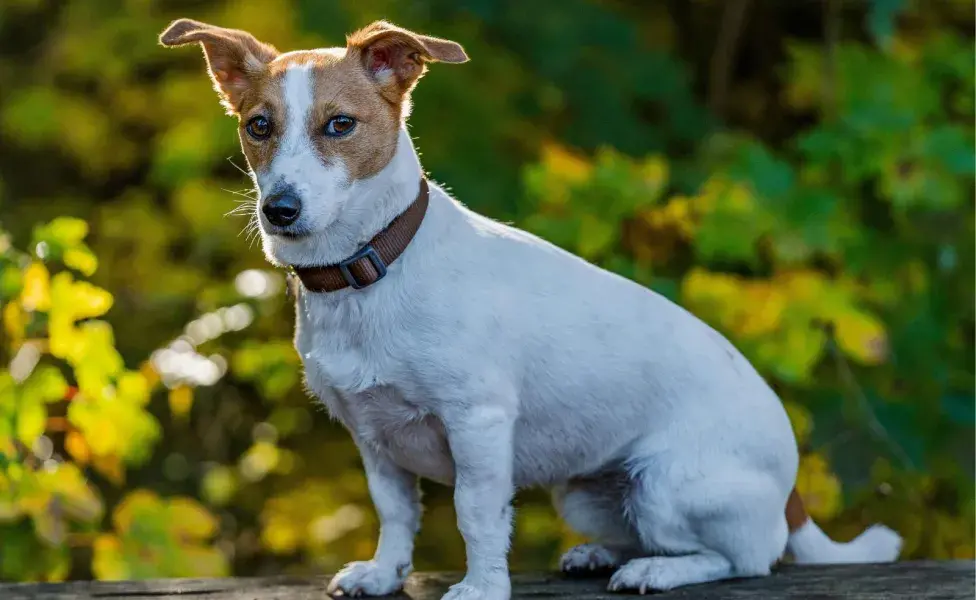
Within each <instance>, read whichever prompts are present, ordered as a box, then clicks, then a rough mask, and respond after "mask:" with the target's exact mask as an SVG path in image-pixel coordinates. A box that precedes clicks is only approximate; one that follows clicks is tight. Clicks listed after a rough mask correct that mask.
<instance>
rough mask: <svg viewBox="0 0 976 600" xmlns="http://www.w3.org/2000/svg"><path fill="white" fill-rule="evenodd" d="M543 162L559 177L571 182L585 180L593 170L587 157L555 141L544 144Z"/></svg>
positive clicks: (550, 171)
mask: <svg viewBox="0 0 976 600" xmlns="http://www.w3.org/2000/svg"><path fill="white" fill-rule="evenodd" d="M542 163H543V165H545V167H546V169H547V170H548V171H549V173H551V174H553V175H555V176H556V178H557V179H560V180H563V181H567V182H570V183H579V182H581V181H585V180H586V179H588V178H589V177H590V174H591V173H592V171H593V165H591V164H590V163H589V162H587V161H586V159H584V158H582V157H580V156H579V155H577V154H574V153H572V152H570V151H569V150H567V149H566V148H564V147H563V146H560V145H558V144H554V143H547V144H545V145H544V146H543V148H542Z"/></svg>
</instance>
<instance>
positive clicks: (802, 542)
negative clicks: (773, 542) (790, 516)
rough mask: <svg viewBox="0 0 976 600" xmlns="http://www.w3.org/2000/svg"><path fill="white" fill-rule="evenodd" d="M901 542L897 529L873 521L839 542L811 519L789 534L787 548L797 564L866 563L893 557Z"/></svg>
mask: <svg viewBox="0 0 976 600" xmlns="http://www.w3.org/2000/svg"><path fill="white" fill-rule="evenodd" d="M901 543H902V542H901V537H900V536H899V535H898V534H897V533H895V532H894V531H892V530H890V529H888V528H887V527H885V526H884V525H874V526H872V527H869V528H868V529H867V530H865V531H864V533H862V534H861V535H859V536H857V537H856V538H854V539H853V540H851V541H850V542H848V543H846V544H839V543H837V542H835V541H834V540H832V539H830V538H829V537H827V535H826V534H825V533H824V532H823V531H821V530H820V528H819V527H817V524H816V523H814V522H813V520H812V519H811V520H809V521H807V522H806V523H804V524H803V525H802V526H801V527H800V528H799V529H797V530H796V531H794V532H793V533H792V535H790V541H789V544H788V545H787V548H788V549H789V552H790V554H792V555H793V558H794V560H795V562H797V563H798V564H839V563H869V562H891V561H893V560H895V559H897V558H898V554H899V552H901Z"/></svg>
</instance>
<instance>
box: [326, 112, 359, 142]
mask: <svg viewBox="0 0 976 600" xmlns="http://www.w3.org/2000/svg"><path fill="white" fill-rule="evenodd" d="M355 127H356V119H353V118H352V117H347V116H346V115H337V116H335V117H332V118H331V119H329V122H328V123H326V124H325V127H324V128H323V130H322V133H324V134H325V135H327V136H329V137H342V136H344V135H349V134H350V133H352V130H353V129H354V128H355Z"/></svg>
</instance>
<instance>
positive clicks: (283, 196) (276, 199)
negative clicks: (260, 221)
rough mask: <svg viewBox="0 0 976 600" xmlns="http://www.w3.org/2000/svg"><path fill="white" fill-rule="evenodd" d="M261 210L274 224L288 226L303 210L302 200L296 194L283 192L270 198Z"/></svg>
mask: <svg viewBox="0 0 976 600" xmlns="http://www.w3.org/2000/svg"><path fill="white" fill-rule="evenodd" d="M261 211H262V212H264V216H265V217H267V218H268V221H270V222H271V224H272V225H277V226H278V227H287V226H289V225H291V224H292V223H294V222H295V219H297V218H298V215H299V214H300V213H301V212H302V202H301V200H299V199H298V196H296V195H295V194H293V193H291V192H282V193H280V194H276V195H274V196H272V197H270V198H268V201H267V202H265V203H264V207H263V208H262V209H261Z"/></svg>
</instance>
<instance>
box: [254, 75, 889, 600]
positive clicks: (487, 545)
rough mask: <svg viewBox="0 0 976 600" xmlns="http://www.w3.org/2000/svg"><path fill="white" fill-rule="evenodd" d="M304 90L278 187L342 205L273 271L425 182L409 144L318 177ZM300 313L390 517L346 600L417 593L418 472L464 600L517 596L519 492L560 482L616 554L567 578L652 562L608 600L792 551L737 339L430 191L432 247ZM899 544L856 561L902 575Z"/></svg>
mask: <svg viewBox="0 0 976 600" xmlns="http://www.w3.org/2000/svg"><path fill="white" fill-rule="evenodd" d="M304 73H305V72H304V71H302V70H296V71H295V72H294V73H289V74H288V76H287V77H286V88H287V90H288V93H289V94H291V93H294V94H295V97H294V98H292V97H289V111H290V114H291V117H290V120H289V123H288V127H289V131H288V134H287V136H288V137H287V139H288V143H286V144H285V145H284V149H283V152H284V154H282V156H281V157H280V159H279V158H276V159H275V162H274V165H273V166H272V171H273V175H272V176H282V177H286V178H288V177H290V178H294V181H290V183H292V184H293V185H296V186H302V189H303V190H305V191H314V192H315V193H322V194H328V195H329V196H328V201H329V202H330V203H331V206H330V208H329V209H328V210H326V209H324V208H323V209H321V210H320V211H319V212H316V213H314V214H313V215H311V216H309V217H308V218H309V223H308V225H309V227H310V229H311V230H312V232H313V233H311V234H310V235H309V236H307V237H304V238H300V239H285V238H281V237H278V236H274V235H271V234H269V233H267V232H265V233H264V235H263V239H264V243H265V251H266V252H267V254H268V256H269V258H270V259H271V260H272V261H274V262H275V263H279V264H306V265H307V264H334V263H335V262H337V261H339V260H340V259H343V258H345V257H347V256H349V255H351V254H352V253H353V252H354V251H356V250H357V249H358V248H359V247H360V246H361V245H362V244H363V243H365V242H366V241H368V240H369V239H370V238H371V237H372V236H373V235H374V234H375V233H376V232H377V231H379V230H381V229H382V228H383V227H384V226H385V225H386V224H387V223H389V222H390V221H391V220H392V219H393V218H394V217H395V216H396V215H397V214H399V213H400V212H402V211H403V210H404V209H405V208H406V207H407V206H408V205H409V204H410V203H411V202H412V201H413V200H414V198H415V197H416V194H417V192H418V185H419V180H420V177H421V175H422V171H421V168H420V164H419V161H418V159H417V155H416V152H415V151H414V149H413V145H412V143H411V140H410V137H409V135H408V134H407V132H406V129H405V128H404V129H403V130H401V132H400V138H399V145H398V148H397V151H396V153H395V155H394V158H393V159H392V160H391V162H390V163H389V164H388V165H387V166H386V167H385V168H384V169H382V170H381V171H380V172H379V173H378V174H377V175H375V176H373V177H371V178H369V179H367V180H362V181H351V182H344V181H343V180H342V176H341V173H340V171H339V170H338V169H339V167H338V166H335V167H322V166H319V167H314V166H313V165H312V164H311V161H313V160H317V159H313V158H311V157H303V156H301V152H302V148H303V143H304V142H303V141H302V136H301V135H299V134H297V133H295V132H296V131H298V127H299V125H300V123H299V121H300V120H299V119H298V117H297V116H296V114H297V112H299V111H300V110H301V109H302V108H303V107H306V106H307V105H308V104H309V102H310V100H309V98H310V96H309V94H310V93H311V88H310V83H308V82H307V80H306V79H303V77H305V75H304ZM293 142H294V143H293ZM302 218H303V219H304V218H306V217H305V215H303V217H302ZM264 226H265V224H264V223H263V222H262V227H264ZM296 305H297V306H296V310H297V323H296V338H295V342H296V347H297V349H298V351H299V353H300V355H301V359H302V361H303V363H304V366H305V371H306V379H307V384H308V387H309V389H310V390H311V391H312V393H314V394H315V395H316V396H317V397H318V398H319V399H320V400H321V401H322V402H324V403H325V405H326V406H327V407H328V409H329V411H330V413H331V414H332V415H333V416H334V417H335V418H337V419H338V420H340V421H341V422H342V423H343V424H344V425H345V426H346V427H347V428H348V429H349V431H350V432H351V434H352V436H353V438H354V440H355V442H356V444H357V445H358V447H359V448H360V450H361V452H362V455H363V461H364V465H365V469H366V475H367V478H368V480H369V489H370V493H371V495H372V497H373V501H374V503H375V505H376V509H377V512H378V514H379V519H380V539H379V544H378V548H377V551H376V555H375V557H374V559H373V560H372V561H369V562H366V563H355V564H353V565H351V566H349V567H348V568H347V569H345V570H343V571H342V572H340V573H339V574H338V575H337V576H336V578H335V579H334V580H333V582H332V584H331V589H333V590H343V591H344V592H346V593H347V594H358V593H368V594H384V593H389V592H392V591H394V590H395V589H397V588H399V587H400V586H401V585H402V583H403V579H404V577H405V576H406V573H407V572H409V570H410V568H411V567H410V565H411V554H412V550H413V537H414V534H415V533H416V531H417V529H418V527H419V519H420V512H421V509H420V503H419V497H418V493H417V486H416V478H417V477H418V476H420V477H426V478H429V479H432V480H435V481H439V482H442V483H445V484H448V485H454V488H455V503H456V508H457V516H458V527H459V529H460V531H461V534H462V535H463V537H464V540H465V545H466V550H467V559H468V572H467V574H466V576H465V577H464V580H463V581H462V582H461V583H459V584H458V585H457V586H454V587H453V588H452V589H451V591H450V592H449V593H448V594H447V596H446V597H447V598H451V599H453V600H460V599H465V600H466V599H473V598H485V599H496V598H497V599H505V598H508V597H509V594H510V585H509V579H508V568H507V561H506V553H507V550H508V543H509V537H510V530H511V508H510V501H511V497H512V494H513V491H514V490H515V489H516V488H518V487H526V486H536V485H544V486H552V487H554V496H555V500H556V504H557V507H558V508H559V509H560V512H562V513H563V515H564V517H565V518H566V519H567V521H569V522H570V524H571V525H573V526H575V527H576V528H577V529H579V530H581V531H582V532H583V533H585V534H587V535H589V536H590V537H593V538H594V541H596V542H599V543H601V544H604V545H606V546H607V548H605V549H603V550H605V551H601V549H600V548H599V547H595V546H594V547H590V548H587V549H584V550H577V551H576V552H577V554H579V555H580V556H579V557H577V558H573V557H570V558H569V559H567V561H568V562H567V561H564V565H567V566H568V567H575V566H578V565H577V563H578V564H579V566H581V565H583V564H586V566H587V567H588V566H589V564H590V563H591V562H592V563H593V564H594V565H596V564H597V563H600V566H612V565H613V566H615V565H617V564H618V563H619V562H620V561H621V560H623V557H625V556H627V557H638V558H634V560H631V561H630V562H628V563H626V564H624V565H623V566H622V567H621V569H620V570H619V571H618V573H617V574H616V575H615V576H614V578H613V580H612V582H611V588H612V589H625V588H626V589H638V590H642V591H643V590H644V589H668V588H671V587H677V586H681V585H686V584H690V583H696V582H702V581H710V580H714V579H721V578H726V577H733V576H753V575H764V574H766V573H768V572H769V568H770V565H771V564H772V563H773V562H774V561H776V560H777V559H778V558H779V557H780V556H781V555H782V554H783V552H784V549H785V547H786V544H787V537H788V536H787V527H786V520H785V516H784V507H785V505H786V499H787V496H788V495H789V493H790V490H791V489H792V488H793V485H794V481H795V477H796V470H797V449H796V443H795V441H794V438H793V434H792V430H791V427H790V423H789V420H788V419H787V417H786V413H785V412H784V410H783V407H782V405H781V403H780V402H779V400H778V398H777V397H776V396H775V394H774V393H773V392H772V391H771V390H770V388H769V387H768V386H767V385H766V383H765V382H764V381H763V379H762V378H761V377H760V376H759V375H758V374H757V373H756V371H755V370H754V369H753V367H752V366H751V365H750V364H749V363H748V361H746V359H745V358H743V356H742V355H741V354H740V353H739V352H738V351H737V350H736V349H735V348H734V347H733V346H732V345H731V344H730V343H729V342H728V341H726V340H725V339H724V338H723V337H722V336H721V335H719V334H718V333H716V332H715V331H714V330H712V329H711V328H710V327H708V326H707V325H705V324H704V323H703V322H701V321H700V320H698V319H697V318H695V317H694V316H692V315H691V314H689V313H688V312H687V311H685V310H684V309H682V308H681V307H679V306H677V305H675V304H673V303H671V302H669V301H668V300H666V299H665V298H663V297H661V296H659V295H657V294H655V293H654V292H651V291H649V290H647V289H645V288H643V287H641V286H639V285H637V284H635V283H633V282H631V281H628V280H626V279H624V278H622V277H619V276H617V275H614V274H611V273H609V272H606V271H603V270H601V269H598V268H597V267H595V266H593V265H590V264H588V263H586V262H585V261H583V260H581V259H579V258H577V257H575V256H573V255H571V254H569V253H567V252H564V251H562V250H560V249H558V248H556V247H555V246H552V245H551V244H549V243H547V242H545V241H543V240H541V239H539V238H537V237H535V236H532V235H530V234H528V233H525V232H522V231H519V230H517V229H513V228H511V227H507V226H505V225H502V224H499V223H496V222H494V221H491V220H489V219H486V218H484V217H481V216H479V215H477V214H475V213H473V212H471V211H469V210H467V209H465V208H464V207H463V206H461V205H460V204H458V203H457V202H456V201H454V200H453V199H452V198H451V197H450V196H448V195H447V194H446V193H445V192H444V191H443V190H442V189H441V188H440V187H438V186H436V185H432V186H431V195H430V207H429V210H428V213H427V215H426V218H425V220H424V222H423V224H422V226H421V228H420V230H419V231H418V233H417V235H416V237H415V238H414V240H413V241H412V242H411V244H410V245H409V246H408V248H407V249H406V251H405V252H404V254H403V255H402V256H401V257H400V258H399V259H398V260H397V261H395V262H394V263H393V264H391V265H390V266H389V272H388V275H387V276H386V278H385V279H384V280H382V281H380V282H378V283H377V284H375V285H373V286H370V287H368V288H365V289H362V290H351V289H346V290H341V291H339V292H335V293H328V294H313V293H308V292H305V291H300V292H299V297H298V299H297V303H296ZM809 531H810V529H809V528H806V529H803V530H801V531H800V532H798V533H797V536H799V537H796V538H795V541H796V542H797V543H795V544H793V546H794V549H799V550H801V552H800V555H801V556H803V552H802V550H803V548H814V547H816V548H814V549H812V550H810V552H809V553H808V554H807V555H806V556H805V557H813V558H814V559H815V560H822V559H824V558H829V557H830V556H835V555H837V552H838V550H837V547H835V546H828V545H827V544H826V542H823V541H822V540H819V539H816V536H815V534H811V533H809ZM821 535H822V534H821ZM807 538H812V541H808V542H803V541H802V540H805V539H807ZM891 542H892V540H881V539H880V538H879V539H878V540H877V543H874V542H872V544H863V548H862V550H863V552H861V553H860V554H861V555H863V556H862V558H870V557H871V556H877V557H881V558H885V559H886V558H890V557H891V553H890V552H889V551H888V550H889V549H890V547H891ZM818 544H819V546H818ZM650 555H658V557H657V558H648V556H650ZM669 555H670V556H669ZM676 555H681V556H676ZM602 563H607V564H606V565H603V564H602Z"/></svg>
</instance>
